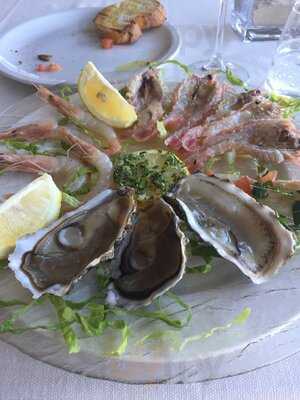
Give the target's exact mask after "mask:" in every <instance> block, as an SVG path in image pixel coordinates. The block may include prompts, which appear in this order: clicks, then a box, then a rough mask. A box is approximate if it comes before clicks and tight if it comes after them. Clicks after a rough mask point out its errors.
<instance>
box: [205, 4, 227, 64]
mask: <svg viewBox="0 0 300 400" xmlns="http://www.w3.org/2000/svg"><path fill="white" fill-rule="evenodd" d="M226 10H227V0H220V7H219V14H218V26H217V34H216V41H215V48H214V52H213V55H212V57H211V59H210V61H209V62H208V63H207V64H206V65H205V69H207V70H212V69H221V70H225V64H224V61H223V57H222V49H223V44H224V31H225V23H226Z"/></svg>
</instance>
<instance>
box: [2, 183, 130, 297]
mask: <svg viewBox="0 0 300 400" xmlns="http://www.w3.org/2000/svg"><path fill="white" fill-rule="evenodd" d="M134 211H135V201H134V198H133V192H132V190H130V189H124V190H111V189H108V190H105V191H103V192H102V193H100V194H99V195H97V196H95V197H94V198H92V199H91V200H89V201H88V202H87V203H85V204H83V205H82V206H81V207H79V208H78V209H76V210H74V211H72V212H69V213H67V214H65V215H63V216H62V217H61V218H60V219H59V220H57V221H55V222H54V223H53V224H51V225H50V226H48V227H47V228H45V229H42V230H39V231H38V232H36V233H34V234H32V235H27V236H25V237H23V238H22V239H20V240H19V241H18V242H17V245H16V248H15V251H14V252H13V253H12V254H11V255H10V257H9V268H11V269H12V270H13V271H14V273H15V275H16V278H17V279H18V280H19V281H20V282H21V284H22V285H23V286H24V287H25V288H27V289H29V290H30V291H31V292H32V294H33V297H34V298H38V297H40V296H41V295H42V294H44V293H52V294H55V295H58V296H63V295H64V294H66V293H67V292H68V290H69V289H70V287H71V285H72V284H73V283H74V282H76V281H77V280H78V279H80V278H81V277H82V276H83V275H84V274H85V273H86V272H87V270H88V269H89V268H91V267H93V266H95V265H97V264H98V263H99V262H100V261H102V260H103V259H105V258H108V257H110V256H112V255H113V254H112V253H113V248H114V245H115V242H116V241H117V240H119V239H120V238H121V237H122V235H123V232H124V230H125V228H126V227H127V225H128V224H129V223H130V220H131V216H132V214H133V212H134Z"/></svg>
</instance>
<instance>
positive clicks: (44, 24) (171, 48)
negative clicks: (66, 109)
mask: <svg viewBox="0 0 300 400" xmlns="http://www.w3.org/2000/svg"><path fill="white" fill-rule="evenodd" d="M98 11H99V8H94V7H89V8H78V9H75V10H70V11H66V12H61V13H55V14H50V15H47V16H44V17H41V18H37V19H33V20H30V21H28V22H25V23H24V24H21V25H19V26H17V27H15V28H13V29H11V30H10V31H8V32H7V33H6V34H4V35H3V36H2V38H1V39H0V72H2V73H3V74H4V75H6V76H8V77H10V78H12V79H15V80H17V81H20V82H23V83H28V84H32V83H35V84H42V85H49V86H50V85H57V84H70V85H74V84H76V82H77V79H78V76H79V72H80V69H81V68H82V67H83V65H84V64H85V63H86V62H87V61H93V62H94V63H95V64H96V65H97V67H98V68H99V69H100V71H101V72H103V74H104V75H105V76H106V77H107V78H108V79H109V80H111V81H113V82H124V81H126V80H128V79H129V78H130V76H132V75H134V74H136V73H137V70H135V71H129V72H123V73H120V72H117V71H116V68H117V67H119V66H120V65H123V64H124V63H129V62H132V61H141V60H142V61H163V60H167V59H170V58H172V57H175V55H176V54H177V52H178V51H179V48H180V43H181V41H180V37H179V34H178V31H177V30H176V28H175V27H173V26H172V25H170V24H168V23H166V24H164V25H163V26H161V27H160V28H157V29H152V30H149V31H146V32H145V33H144V35H143V36H142V37H141V39H140V40H138V41H137V42H136V43H134V44H132V45H123V46H114V47H113V48H112V49H109V50H104V49H102V48H101V47H100V45H99V38H98V35H97V33H96V30H95V28H94V25H93V22H92V21H93V18H94V17H95V15H96V14H97V12H98ZM38 54H51V55H52V56H53V57H52V58H51V61H52V62H56V63H58V64H60V65H62V67H63V71H61V72H56V73H45V72H43V73H37V72H35V67H36V65H37V64H41V63H43V62H41V61H40V60H38V58H37V56H38Z"/></svg>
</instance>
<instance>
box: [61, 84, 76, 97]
mask: <svg viewBox="0 0 300 400" xmlns="http://www.w3.org/2000/svg"><path fill="white" fill-rule="evenodd" d="M59 94H60V97H62V98H63V99H64V100H66V101H70V96H71V94H73V90H72V88H71V86H68V85H66V86H63V87H62V88H61V89H60V91H59Z"/></svg>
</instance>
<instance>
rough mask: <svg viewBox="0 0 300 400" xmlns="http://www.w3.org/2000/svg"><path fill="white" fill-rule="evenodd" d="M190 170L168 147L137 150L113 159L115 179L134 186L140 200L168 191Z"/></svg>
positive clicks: (124, 184) (121, 184)
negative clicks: (164, 148)
mask: <svg viewBox="0 0 300 400" xmlns="http://www.w3.org/2000/svg"><path fill="white" fill-rule="evenodd" d="M187 174H188V171H187V168H186V166H185V164H184V163H183V162H182V161H181V160H179V158H178V157H177V156H176V155H175V154H174V153H170V152H167V151H162V150H148V151H138V152H135V153H129V154H123V155H119V156H117V157H115V159H114V180H115V182H116V183H117V184H118V185H119V186H121V187H126V186H127V187H131V188H133V189H135V192H136V195H137V198H138V200H140V201H143V200H148V199H150V198H153V197H156V196H162V195H164V194H166V193H167V192H169V191H170V190H171V188H172V187H173V186H174V185H175V184H176V183H177V182H178V181H179V180H180V179H181V178H183V177H184V176H186V175H187Z"/></svg>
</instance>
